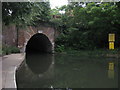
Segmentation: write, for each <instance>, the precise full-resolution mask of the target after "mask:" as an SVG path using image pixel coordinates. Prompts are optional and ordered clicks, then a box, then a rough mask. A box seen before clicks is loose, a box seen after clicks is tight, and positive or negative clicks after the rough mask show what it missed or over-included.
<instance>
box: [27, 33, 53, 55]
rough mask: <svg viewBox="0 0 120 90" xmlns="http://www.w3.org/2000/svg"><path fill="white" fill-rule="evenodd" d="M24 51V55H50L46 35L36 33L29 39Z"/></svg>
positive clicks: (49, 43)
mask: <svg viewBox="0 0 120 90" xmlns="http://www.w3.org/2000/svg"><path fill="white" fill-rule="evenodd" d="M25 51H26V53H51V52H52V44H51V42H50V40H49V38H48V37H47V36H46V35H44V34H42V33H37V34H35V35H33V36H32V37H31V38H30V40H29V41H28V43H27V45H26V50H25Z"/></svg>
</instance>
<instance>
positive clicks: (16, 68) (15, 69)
mask: <svg viewBox="0 0 120 90" xmlns="http://www.w3.org/2000/svg"><path fill="white" fill-rule="evenodd" d="M24 58H25V53H23V58H22V61H21V62H20V63H19V64H18V65H16V66H15V68H14V86H15V87H14V88H16V89H17V83H16V71H17V70H18V68H19V67H20V65H21V63H22V62H23V61H24Z"/></svg>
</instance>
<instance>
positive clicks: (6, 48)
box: [2, 46, 20, 55]
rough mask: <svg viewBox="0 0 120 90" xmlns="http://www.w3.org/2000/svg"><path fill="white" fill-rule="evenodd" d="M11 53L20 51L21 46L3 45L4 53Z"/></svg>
mask: <svg viewBox="0 0 120 90" xmlns="http://www.w3.org/2000/svg"><path fill="white" fill-rule="evenodd" d="M11 53H20V50H19V48H17V47H15V46H3V47H2V54H3V55H8V54H11Z"/></svg>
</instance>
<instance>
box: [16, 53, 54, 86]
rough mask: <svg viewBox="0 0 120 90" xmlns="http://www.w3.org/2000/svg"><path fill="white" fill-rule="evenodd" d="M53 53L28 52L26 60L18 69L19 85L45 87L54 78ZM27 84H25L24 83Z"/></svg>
mask: <svg viewBox="0 0 120 90" xmlns="http://www.w3.org/2000/svg"><path fill="white" fill-rule="evenodd" d="M53 64H54V56H53V55H52V54H29V55H27V54H26V60H25V61H24V62H23V63H22V64H21V66H20V67H19V68H18V70H17V83H18V84H19V85H18V87H28V88H29V87H30V88H31V87H44V85H49V84H50V83H51V82H52V79H53V68H54V65H53ZM23 84H25V85H23Z"/></svg>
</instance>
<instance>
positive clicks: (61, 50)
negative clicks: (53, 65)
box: [55, 45, 65, 52]
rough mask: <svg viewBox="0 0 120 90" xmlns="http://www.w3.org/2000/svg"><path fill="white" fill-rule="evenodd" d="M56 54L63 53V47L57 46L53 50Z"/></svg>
mask: <svg viewBox="0 0 120 90" xmlns="http://www.w3.org/2000/svg"><path fill="white" fill-rule="evenodd" d="M55 51H56V52H64V51H65V47H64V45H57V46H56V48H55Z"/></svg>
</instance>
